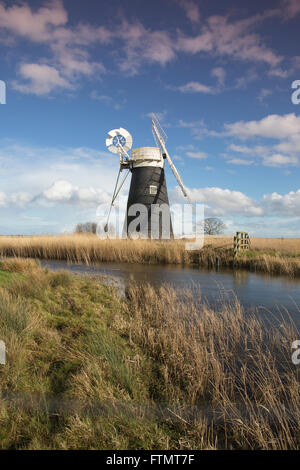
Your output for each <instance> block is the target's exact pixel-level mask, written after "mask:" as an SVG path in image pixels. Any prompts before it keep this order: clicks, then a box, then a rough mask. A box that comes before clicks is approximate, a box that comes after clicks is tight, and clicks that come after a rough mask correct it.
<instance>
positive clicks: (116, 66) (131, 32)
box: [0, 0, 300, 237]
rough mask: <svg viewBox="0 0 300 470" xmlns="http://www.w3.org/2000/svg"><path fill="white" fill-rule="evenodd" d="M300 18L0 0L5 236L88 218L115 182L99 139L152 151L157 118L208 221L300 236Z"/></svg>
mask: <svg viewBox="0 0 300 470" xmlns="http://www.w3.org/2000/svg"><path fill="white" fill-rule="evenodd" d="M299 21H300V0H278V1H268V0H262V1H260V2H258V1H251V2H240V1H238V0H236V1H233V0H232V1H223V0H222V1H221V0H215V1H214V0H212V1H210V2H207V1H205V0H197V1H196V0H159V1H158V0H155V1H152V2H142V1H138V0H127V1H126V2H121V1H120V0H118V1H117V0H111V1H110V2H104V1H102V0H100V1H95V0H86V1H82V0H62V1H60V0H54V1H48V2H47V1H40V0H32V1H26V0H25V1H22V2H20V1H15V0H10V1H0V48H1V69H0V80H3V81H5V82H6V87H7V96H6V104H5V105H0V119H1V127H0V215H1V221H0V233H2V234H22V233H24V234H39V233H61V232H64V231H71V230H72V229H73V228H74V226H75V225H76V223H77V222H84V221H87V220H93V219H94V220H96V210H97V207H99V205H103V207H104V206H105V205H106V204H107V203H108V201H109V200H110V197H111V192H112V188H113V185H114V182H115V178H116V174H117V171H118V161H117V158H116V157H115V156H113V155H112V154H110V153H108V152H107V151H106V148H105V138H106V133H107V131H109V130H110V129H113V128H116V127H125V128H126V129H128V130H129V132H130V133H131V134H132V136H133V140H134V147H140V146H152V145H154V142H153V138H152V133H151V121H150V119H149V114H150V113H151V112H155V113H157V114H158V116H159V117H160V119H161V122H162V124H163V125H164V127H165V130H166V132H167V134H168V137H169V139H168V150H169V153H170V154H171V156H172V157H173V158H174V162H175V164H176V165H177V167H178V170H179V171H180V173H181V176H182V179H183V181H184V183H185V185H186V186H187V187H188V188H189V190H190V194H191V196H192V198H193V199H194V201H196V202H201V203H203V204H204V205H205V214H206V216H218V217H220V218H222V220H223V221H224V222H225V223H226V224H227V227H228V229H227V233H233V232H234V231H236V230H245V231H248V232H249V233H250V234H251V235H257V236H288V237H291V236H299V234H300V218H299V217H300V182H299V161H300V160H299V157H300V104H299V105H296V104H293V103H292V100H291V96H292V93H293V91H294V90H293V89H292V88H291V86H292V83H293V82H294V81H296V80H300V52H299V40H300V32H299V31H300V28H299ZM299 96H300V95H299ZM167 184H168V189H169V194H170V199H171V201H172V202H173V201H174V202H178V201H180V194H179V192H178V188H177V189H176V180H175V178H174V176H173V175H172V174H171V172H170V171H169V170H168V169H167ZM127 190H128V185H127V187H125V188H124V191H123V193H122V194H121V196H120V205H121V206H122V205H123V206H124V204H125V202H126V194H127Z"/></svg>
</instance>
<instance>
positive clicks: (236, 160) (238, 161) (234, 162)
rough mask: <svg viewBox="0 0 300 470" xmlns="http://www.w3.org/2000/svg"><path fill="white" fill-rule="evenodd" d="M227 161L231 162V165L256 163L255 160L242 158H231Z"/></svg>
mask: <svg viewBox="0 0 300 470" xmlns="http://www.w3.org/2000/svg"><path fill="white" fill-rule="evenodd" d="M227 163H230V164H231V165H246V166H247V165H252V164H253V163H254V161H253V160H243V159H241V158H231V159H230V160H227Z"/></svg>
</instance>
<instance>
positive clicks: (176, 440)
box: [0, 259, 300, 449]
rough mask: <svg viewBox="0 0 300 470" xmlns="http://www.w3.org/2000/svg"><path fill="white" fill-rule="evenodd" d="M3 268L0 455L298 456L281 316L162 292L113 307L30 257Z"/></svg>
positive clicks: (140, 292) (138, 289)
mask: <svg viewBox="0 0 300 470" xmlns="http://www.w3.org/2000/svg"><path fill="white" fill-rule="evenodd" d="M13 266H14V267H15V268H16V270H17V272H16V273H13V276H12V277H11V273H12V272H13V269H14V268H13ZM0 269H1V270H2V272H3V273H4V275H5V273H7V274H8V275H9V282H8V283H7V284H6V285H5V287H3V286H2V287H0V339H2V340H4V341H5V343H6V349H7V364H6V365H5V366H3V365H1V366H0V392H1V395H0V449H299V447H300V434H299V416H300V400H299V398H300V382H299V378H300V377H299V376H300V369H299V366H295V365H293V364H292V360H291V352H292V351H291V344H292V342H293V341H294V340H296V339H298V338H299V332H298V331H297V329H296V327H295V326H294V325H293V323H292V322H291V320H290V319H289V318H288V317H287V318H282V320H281V321H280V322H277V323H274V320H273V319H272V321H270V323H269V324H268V323H267V324H266V323H263V322H262V321H261V320H260V319H259V318H257V317H256V316H255V315H252V316H246V315H245V313H244V311H243V309H242V307H241V306H240V304H239V302H238V301H237V300H234V301H232V302H231V303H224V305H223V307H222V309H221V311H218V312H215V311H214V310H212V309H211V308H209V307H208V306H206V305H205V304H203V303H202V302H201V301H200V302H199V301H197V300H196V299H195V297H194V296H193V295H192V293H191V292H190V291H189V290H184V291H175V290H174V289H172V288H170V287H168V286H161V287H160V288H159V289H154V288H153V287H151V286H149V285H143V286H141V285H134V284H133V285H131V287H130V288H129V290H128V292H127V299H121V298H119V297H118V296H117V294H116V291H115V290H114V289H113V288H111V287H108V286H103V285H101V284H100V283H99V281H95V280H92V279H86V278H82V279H81V278H78V277H73V276H71V275H70V274H68V273H65V272H57V273H53V272H50V271H47V270H43V269H41V268H40V267H39V266H38V265H37V264H36V263H34V262H32V261H30V260H22V259H17V260H5V261H4V262H2V265H1V267H0Z"/></svg>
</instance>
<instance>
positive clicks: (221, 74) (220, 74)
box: [211, 67, 226, 87]
mask: <svg viewBox="0 0 300 470" xmlns="http://www.w3.org/2000/svg"><path fill="white" fill-rule="evenodd" d="M211 75H212V76H213V77H216V78H217V80H218V85H219V86H220V87H222V86H224V83H225V77H226V71H225V69H224V68H223V67H215V68H214V69H212V71H211Z"/></svg>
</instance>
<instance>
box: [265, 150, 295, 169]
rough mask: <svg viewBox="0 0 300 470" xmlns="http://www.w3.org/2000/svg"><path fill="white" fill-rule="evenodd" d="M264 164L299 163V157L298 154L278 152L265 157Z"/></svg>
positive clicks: (277, 165)
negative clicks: (291, 154) (290, 154)
mask: <svg viewBox="0 0 300 470" xmlns="http://www.w3.org/2000/svg"><path fill="white" fill-rule="evenodd" d="M263 164H264V165H265V166H276V167H279V166H283V165H297V164H298V158H297V157H296V156H289V157H288V156H286V155H281V154H279V153H276V154H274V155H270V156H264V157H263Z"/></svg>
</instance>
